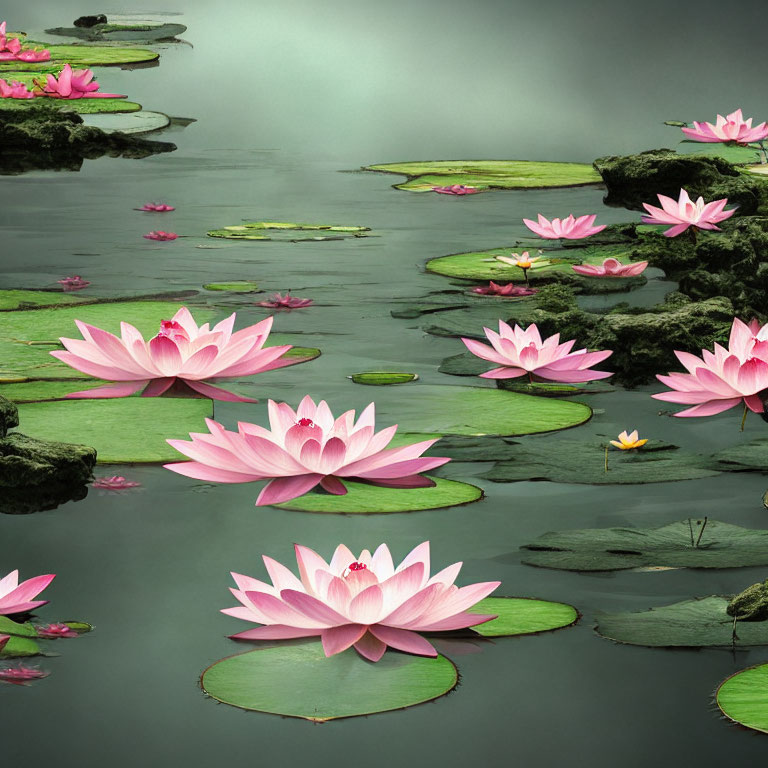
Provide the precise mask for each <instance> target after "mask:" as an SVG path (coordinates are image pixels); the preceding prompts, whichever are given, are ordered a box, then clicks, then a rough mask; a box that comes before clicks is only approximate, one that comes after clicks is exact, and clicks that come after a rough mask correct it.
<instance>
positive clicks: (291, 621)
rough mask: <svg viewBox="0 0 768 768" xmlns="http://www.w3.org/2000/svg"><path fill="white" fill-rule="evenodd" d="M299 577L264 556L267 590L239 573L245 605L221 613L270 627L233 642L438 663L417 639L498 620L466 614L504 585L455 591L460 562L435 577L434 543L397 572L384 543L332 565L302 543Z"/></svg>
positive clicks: (343, 555) (343, 554) (337, 556)
mask: <svg viewBox="0 0 768 768" xmlns="http://www.w3.org/2000/svg"><path fill="white" fill-rule="evenodd" d="M295 547H296V560H297V562H298V566H299V576H300V578H296V576H295V575H294V574H293V573H292V572H291V571H290V570H288V568H286V567H285V566H284V565H281V564H280V563H278V562H277V561H276V560H273V559H272V558H270V557H266V556H264V565H265V566H266V568H267V573H269V576H270V578H271V579H272V584H265V583H264V582H262V581H259V580H258V579H253V578H251V577H250V576H242V575H240V574H239V573H233V574H232V577H233V578H234V580H235V583H236V584H237V587H238V588H237V589H231V590H230V591H231V592H232V594H233V595H234V596H235V597H236V598H237V599H238V600H239V601H240V603H242V606H237V607H235V608H225V609H224V610H223V611H222V613H225V614H227V615H229V616H234V617H235V618H237V619H245V620H246V621H253V622H256V623H258V624H263V625H264V626H261V627H258V628H256V629H249V630H246V631H245V632H239V633H238V634H236V635H232V637H233V638H235V639H239V640H284V639H289V638H294V637H313V636H318V635H319V636H320V639H321V641H322V644H323V650H324V651H325V655H326V656H333V655H334V654H337V653H341V652H342V651H345V650H346V649H347V648H349V647H350V646H354V648H355V650H356V651H357V652H358V653H359V654H360V655H361V656H362V657H363V658H365V659H368V660H369V661H378V660H379V659H380V658H381V657H382V656H383V655H384V651H386V649H387V646H389V647H390V648H395V649H396V650H398V651H404V652H405V653H413V654H416V655H418V656H437V651H436V650H435V649H434V647H433V646H432V644H431V643H430V642H429V641H427V640H425V639H424V638H423V637H422V636H421V635H418V634H416V633H417V632H439V631H444V630H456V629H464V628H466V627H474V626H477V625H478V624H483V623H484V622H486V621H490V620H491V619H494V618H496V617H495V616H494V615H492V614H491V615H488V614H473V613H468V612H467V611H468V609H470V608H472V606H473V605H476V604H477V603H478V602H479V601H480V600H482V599H483V598H484V597H487V596H488V595H489V594H490V593H491V592H493V590H494V589H496V587H498V586H499V584H500V582H498V581H486V582H482V583H479V584H470V585H469V586H466V587H461V588H459V587H456V586H455V585H454V581H455V580H456V577H457V576H458V575H459V570H460V569H461V565H462V564H461V563H454V564H453V565H449V566H448V567H447V568H444V569H443V570H442V571H440V572H439V573H437V574H435V575H434V576H432V577H431V578H430V576H429V542H428V541H425V542H424V543H423V544H419V546H417V547H416V548H415V549H413V550H412V551H411V552H410V553H409V554H408V555H407V556H406V558H405V559H404V560H403V561H402V562H401V563H400V565H398V566H397V568H395V566H394V563H393V562H392V555H391V554H390V552H389V549H388V548H387V545H386V544H382V545H381V546H380V547H379V548H378V549H377V550H376V551H375V552H374V553H373V555H371V553H370V552H369V551H368V550H367V549H366V550H364V551H363V552H362V553H361V554H360V556H359V557H355V556H354V555H353V554H352V552H350V550H349V549H347V548H346V547H345V546H344V545H343V544H340V545H339V546H338V547H337V548H336V551H335V552H334V554H333V558H332V559H331V562H330V564H328V563H326V562H325V560H324V559H323V558H322V557H320V555H318V554H317V553H316V552H314V551H313V550H311V549H309V548H308V547H303V546H301V545H299V544H297V545H295Z"/></svg>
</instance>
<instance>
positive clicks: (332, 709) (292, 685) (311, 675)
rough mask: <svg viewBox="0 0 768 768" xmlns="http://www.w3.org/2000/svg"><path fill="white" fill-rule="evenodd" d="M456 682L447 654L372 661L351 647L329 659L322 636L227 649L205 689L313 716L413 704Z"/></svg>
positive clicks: (229, 700) (227, 700) (230, 700)
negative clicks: (230, 652) (246, 649)
mask: <svg viewBox="0 0 768 768" xmlns="http://www.w3.org/2000/svg"><path fill="white" fill-rule="evenodd" d="M457 682H458V672H457V670H456V667H455V666H454V665H453V663H452V662H451V661H450V660H449V659H446V658H445V657H444V656H438V657H437V658H434V659H432V658H425V657H423V656H411V655H408V654H403V653H396V652H393V651H387V652H386V653H385V654H384V656H383V658H382V659H381V660H380V661H378V662H376V663H375V664H372V663H370V662H367V661H365V660H364V659H362V658H361V657H360V656H359V655H358V654H357V652H356V651H354V650H352V649H349V650H347V651H344V652H343V653H339V654H336V655H335V656H331V657H330V658H326V657H325V654H324V653H323V648H322V645H321V644H320V642H319V641H318V640H314V641H312V642H302V643H298V644H288V643H283V644H281V645H279V646H276V647H272V648H263V649H260V650H256V651H249V652H248V653H243V654H240V655H239V656H230V657H229V658H226V659H222V660H221V661H217V662H216V663H215V664H213V665H212V666H210V667H208V669H206V670H205V672H203V675H202V678H201V685H202V687H203V690H204V691H205V693H207V694H208V695H209V696H211V697H213V698H214V699H216V700H217V701H220V702H222V703H224V704H231V705H232V706H235V707H240V708H241V709H250V710H255V711H257V712H270V713H272V714H276V715H283V716H286V717H299V718H304V719H305V720H312V721H315V722H324V721H326V720H334V719H336V718H340V717H355V716H358V715H371V714H374V713H376V712H387V711H389V710H392V709H403V708H405V707H411V706H414V705H415V704H421V703H423V702H425V701H432V700H433V699H436V698H438V697H440V696H443V695H444V694H446V693H448V692H449V691H451V690H452V689H453V688H454V687H455V686H456V684H457Z"/></svg>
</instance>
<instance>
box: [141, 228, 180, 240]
mask: <svg viewBox="0 0 768 768" xmlns="http://www.w3.org/2000/svg"><path fill="white" fill-rule="evenodd" d="M143 237H145V238H146V239H147V240H161V241H162V240H175V239H176V238H177V237H178V235H177V234H176V233H175V232H163V230H161V229H158V230H156V231H152V232H147V234H146V235H143Z"/></svg>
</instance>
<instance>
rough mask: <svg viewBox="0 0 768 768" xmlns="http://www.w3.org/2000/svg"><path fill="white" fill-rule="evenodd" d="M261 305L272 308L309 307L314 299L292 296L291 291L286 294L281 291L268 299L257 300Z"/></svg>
mask: <svg viewBox="0 0 768 768" xmlns="http://www.w3.org/2000/svg"><path fill="white" fill-rule="evenodd" d="M257 303H258V305H259V306H260V307H271V308H272V309H301V308H302V307H309V306H311V305H312V299H299V298H297V297H296V296H291V292H290V291H288V293H286V294H285V296H282V295H280V294H279V293H273V294H272V295H271V296H270V297H269V300H268V301H259V302H257Z"/></svg>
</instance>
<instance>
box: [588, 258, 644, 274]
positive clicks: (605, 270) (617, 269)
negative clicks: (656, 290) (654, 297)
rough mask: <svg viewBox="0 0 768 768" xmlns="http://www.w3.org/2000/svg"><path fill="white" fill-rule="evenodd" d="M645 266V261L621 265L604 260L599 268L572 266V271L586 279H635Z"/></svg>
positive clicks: (595, 266) (593, 266)
mask: <svg viewBox="0 0 768 768" xmlns="http://www.w3.org/2000/svg"><path fill="white" fill-rule="evenodd" d="M647 266H648V262H647V261H636V262H634V263H633V264H622V263H621V262H620V261H619V260H618V259H605V261H603V263H602V264H601V265H599V266H598V265H595V264H578V265H576V264H574V266H573V271H574V272H578V273H579V274H580V275H586V276H587V277H635V276H636V275H639V274H642V273H643V272H644V271H645V268H646V267H647Z"/></svg>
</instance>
